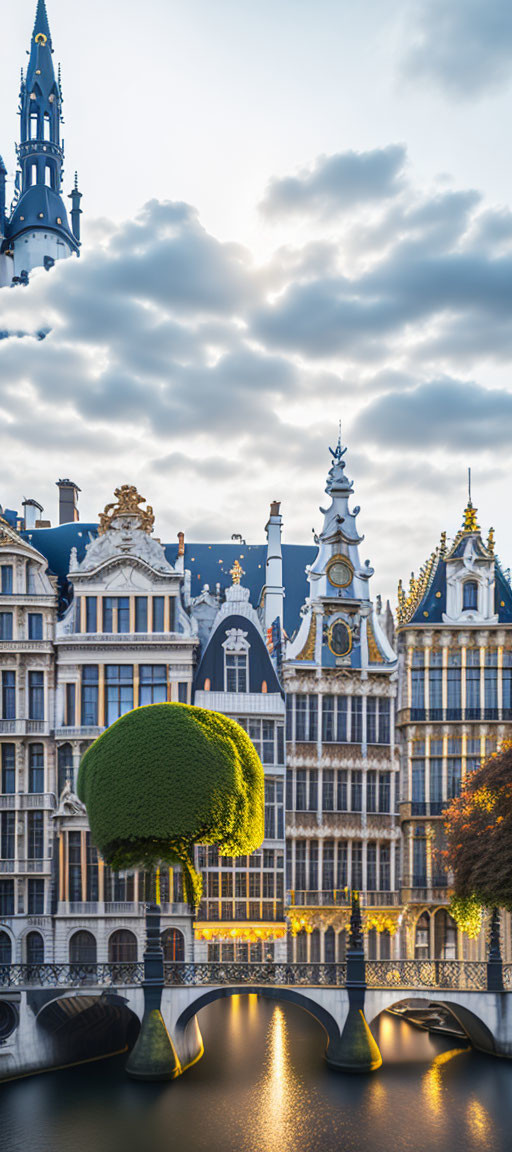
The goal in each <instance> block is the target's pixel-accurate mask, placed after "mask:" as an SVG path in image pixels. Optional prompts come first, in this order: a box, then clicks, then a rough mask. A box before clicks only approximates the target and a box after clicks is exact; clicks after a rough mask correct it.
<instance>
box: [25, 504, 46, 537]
mask: <svg viewBox="0 0 512 1152" xmlns="http://www.w3.org/2000/svg"><path fill="white" fill-rule="evenodd" d="M23 508H24V509H25V528H26V530H27V531H28V530H29V529H30V528H36V527H37V521H38V520H41V513H42V512H43V505H42V504H40V503H39V501H38V500H24V501H23Z"/></svg>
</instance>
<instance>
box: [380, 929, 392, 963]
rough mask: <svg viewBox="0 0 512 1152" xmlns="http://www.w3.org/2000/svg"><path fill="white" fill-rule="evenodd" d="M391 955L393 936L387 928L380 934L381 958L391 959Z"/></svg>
mask: <svg viewBox="0 0 512 1152" xmlns="http://www.w3.org/2000/svg"><path fill="white" fill-rule="evenodd" d="M390 956H391V936H390V935H389V932H388V930H387V928H385V929H384V931H383V932H381V934H380V959H381V960H389V958H390Z"/></svg>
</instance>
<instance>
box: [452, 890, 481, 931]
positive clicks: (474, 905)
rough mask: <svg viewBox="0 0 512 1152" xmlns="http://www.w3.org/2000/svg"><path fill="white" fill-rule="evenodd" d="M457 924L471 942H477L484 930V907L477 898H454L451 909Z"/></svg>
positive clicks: (454, 896)
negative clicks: (481, 931) (482, 929)
mask: <svg viewBox="0 0 512 1152" xmlns="http://www.w3.org/2000/svg"><path fill="white" fill-rule="evenodd" d="M449 911H450V913H451V915H452V916H453V919H454V920H455V923H456V924H458V926H459V928H460V929H461V931H462V932H465V933H466V935H467V936H469V938H470V940H476V939H477V938H478V936H479V935H480V930H481V928H482V914H483V910H482V905H481V904H480V903H479V901H478V900H477V898H476V896H456V895H455V894H454V895H453V896H452V898H451V901H450V909H449Z"/></svg>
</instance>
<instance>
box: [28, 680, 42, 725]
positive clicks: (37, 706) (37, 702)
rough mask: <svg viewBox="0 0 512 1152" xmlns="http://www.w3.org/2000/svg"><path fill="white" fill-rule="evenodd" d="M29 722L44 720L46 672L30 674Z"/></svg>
mask: <svg viewBox="0 0 512 1152" xmlns="http://www.w3.org/2000/svg"><path fill="white" fill-rule="evenodd" d="M28 715H29V720H44V672H29V674H28Z"/></svg>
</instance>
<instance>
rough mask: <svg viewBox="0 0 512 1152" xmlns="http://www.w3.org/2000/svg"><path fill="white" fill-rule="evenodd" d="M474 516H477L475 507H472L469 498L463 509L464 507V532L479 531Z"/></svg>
mask: <svg viewBox="0 0 512 1152" xmlns="http://www.w3.org/2000/svg"><path fill="white" fill-rule="evenodd" d="M476 517H477V509H476V508H473V505H472V503H471V498H470V499H469V500H468V502H467V504H466V507H465V509H464V522H463V531H464V532H479V531H480V526H479V524H478V521H477V518H476Z"/></svg>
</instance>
